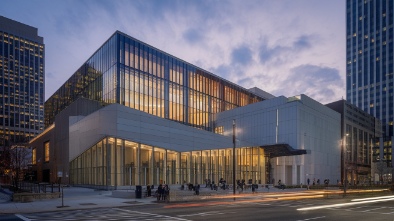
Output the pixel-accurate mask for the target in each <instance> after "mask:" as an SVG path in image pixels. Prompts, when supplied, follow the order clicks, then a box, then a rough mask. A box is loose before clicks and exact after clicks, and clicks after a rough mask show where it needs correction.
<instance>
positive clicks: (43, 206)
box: [0, 187, 350, 214]
mask: <svg viewBox="0 0 394 221" xmlns="http://www.w3.org/2000/svg"><path fill="white" fill-rule="evenodd" d="M124 191H125V195H126V192H127V190H124ZM129 191H131V190H129ZM171 191H177V194H182V193H186V194H188V195H190V194H191V195H193V192H191V191H189V190H178V189H176V188H173V189H172V190H171ZM323 192H324V193H323ZM349 192H350V191H349ZM232 193H233V190H218V191H214V190H211V189H210V188H204V187H202V188H201V189H200V194H201V196H196V195H194V196H193V197H191V198H189V200H188V201H189V202H190V201H194V200H197V201H201V200H202V201H204V200H206V199H205V198H204V197H203V196H204V195H207V194H208V195H209V194H212V195H215V197H213V198H216V200H227V199H230V198H231V197H232V196H233V195H232ZM315 194H333V195H339V194H341V191H340V190H339V189H337V188H335V189H331V190H306V188H297V189H285V190H281V189H277V188H270V189H267V188H261V187H260V188H258V189H257V190H256V193H255V194H252V192H251V190H250V189H248V190H245V191H243V192H242V193H238V191H237V194H236V196H237V197H238V198H240V199H245V200H247V199H250V198H260V199H262V198H267V199H268V198H271V199H272V198H278V199H279V197H293V198H294V197H297V196H301V195H315ZM213 198H211V199H208V200H213ZM153 203H158V202H157V200H156V198H155V197H142V198H141V199H136V198H115V197H113V196H112V191H97V190H93V189H89V188H82V187H67V188H64V199H63V204H62V198H56V199H47V200H38V201H33V202H28V203H20V202H12V201H9V200H6V199H1V198H0V214H13V213H36V212H48V211H62V210H76V209H92V208H107V207H123V206H131V205H135V206H138V205H147V204H153ZM62 205H63V206H64V207H61V206H62Z"/></svg>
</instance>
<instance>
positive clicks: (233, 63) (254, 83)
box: [0, 0, 346, 104]
mask: <svg viewBox="0 0 394 221" xmlns="http://www.w3.org/2000/svg"><path fill="white" fill-rule="evenodd" d="M345 7H346V2H345V1H344V0H329V1H327V0H257V1H254V0H234V1H230V0H229V1H224V0H211V1H206V0H199V1H194V0H179V1H176V0H168V1H167V0H162V1H156V0H141V1H138V0H128V1H126V0H94V1H93V0H62V1H61V0H2V1H1V7H0V15H2V16H4V17H7V18H10V19H13V20H16V21H19V22H22V23H24V24H27V25H30V26H33V27H36V28H38V34H39V36H42V37H44V43H45V99H47V98H49V97H50V96H51V95H52V94H53V93H54V92H55V91H56V90H57V89H58V88H59V87H60V86H61V85H62V84H63V83H64V82H65V81H66V80H67V79H68V78H70V77H71V75H72V74H73V73H74V72H75V71H76V70H77V69H78V68H79V67H80V66H82V64H83V63H84V62H85V61H87V60H88V58H89V57H90V56H91V55H92V54H93V53H94V52H95V51H96V50H97V49H98V48H99V47H100V46H101V45H102V44H103V43H104V42H105V41H106V40H107V39H108V38H109V37H110V36H111V35H112V34H113V33H114V32H115V31H116V30H119V31H121V32H124V33H126V34H128V35H130V36H132V37H134V38H136V39H139V40H140V41H143V42H145V43H147V44H149V45H152V46H154V47H156V48H158V49H160V50H162V51H165V52H167V53H169V54H172V55H174V56H176V57H178V58H180V59H182V60H184V61H187V62H189V63H191V64H194V65H196V66H198V67H200V68H202V69H204V70H207V71H209V72H211V73H213V74H215V75H218V76H220V77H222V78H225V79H227V80H229V81H231V82H234V83H236V84H238V85H241V86H242V87H244V88H252V87H258V88H260V89H262V90H264V91H267V92H268V93H271V94H273V95H275V96H281V95H284V96H286V97H290V96H295V95H299V94H306V95H307V96H309V97H311V98H313V99H315V100H317V101H319V102H320V103H323V104H326V103H329V102H333V101H337V100H340V99H342V98H345V67H346V66H345V65H346V64H345V60H346V55H345V50H346V43H345V40H346V39H345V38H346V36H345V27H346V26H345V25H346V19H345Z"/></svg>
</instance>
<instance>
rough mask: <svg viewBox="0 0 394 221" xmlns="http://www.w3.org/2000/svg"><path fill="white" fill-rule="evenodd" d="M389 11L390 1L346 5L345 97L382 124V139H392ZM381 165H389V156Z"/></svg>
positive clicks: (353, 0)
mask: <svg viewBox="0 0 394 221" xmlns="http://www.w3.org/2000/svg"><path fill="white" fill-rule="evenodd" d="M393 11H394V2H393V1H391V0H347V1H346V97H347V100H348V101H349V102H351V103H352V104H354V105H356V106H357V107H359V108H361V109H362V110H364V111H366V112H367V113H369V114H371V115H373V116H375V117H377V118H378V119H380V120H381V121H382V123H383V125H382V126H383V133H384V136H385V137H392V136H393V121H394V96H393V93H394V88H393V83H394V82H393V72H394V63H393V62H394V57H393V56H394V45H393V44H394V42H393V39H394V28H393V22H394V15H393ZM388 139H389V140H391V139H390V138H388ZM381 142H382V141H381ZM387 144H388V146H386V147H385V148H384V149H385V150H384V151H385V152H386V151H388V152H390V153H391V146H392V144H391V141H390V142H389V143H387ZM378 146H379V144H378ZM385 161H387V163H388V165H390V164H391V154H390V156H389V157H388V158H387V159H385Z"/></svg>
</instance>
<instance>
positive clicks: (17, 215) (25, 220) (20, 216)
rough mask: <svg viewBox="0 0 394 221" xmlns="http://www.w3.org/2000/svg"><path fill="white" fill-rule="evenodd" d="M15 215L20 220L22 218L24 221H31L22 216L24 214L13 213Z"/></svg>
mask: <svg viewBox="0 0 394 221" xmlns="http://www.w3.org/2000/svg"><path fill="white" fill-rule="evenodd" d="M15 216H16V217H18V218H19V219H21V220H24V221H31V219H29V218H26V217H24V216H22V215H20V214H15Z"/></svg>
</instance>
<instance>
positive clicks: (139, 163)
mask: <svg viewBox="0 0 394 221" xmlns="http://www.w3.org/2000/svg"><path fill="white" fill-rule="evenodd" d="M136 164H137V166H136V171H137V176H136V180H135V185H141V144H140V143H138V147H137V163H136Z"/></svg>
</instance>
